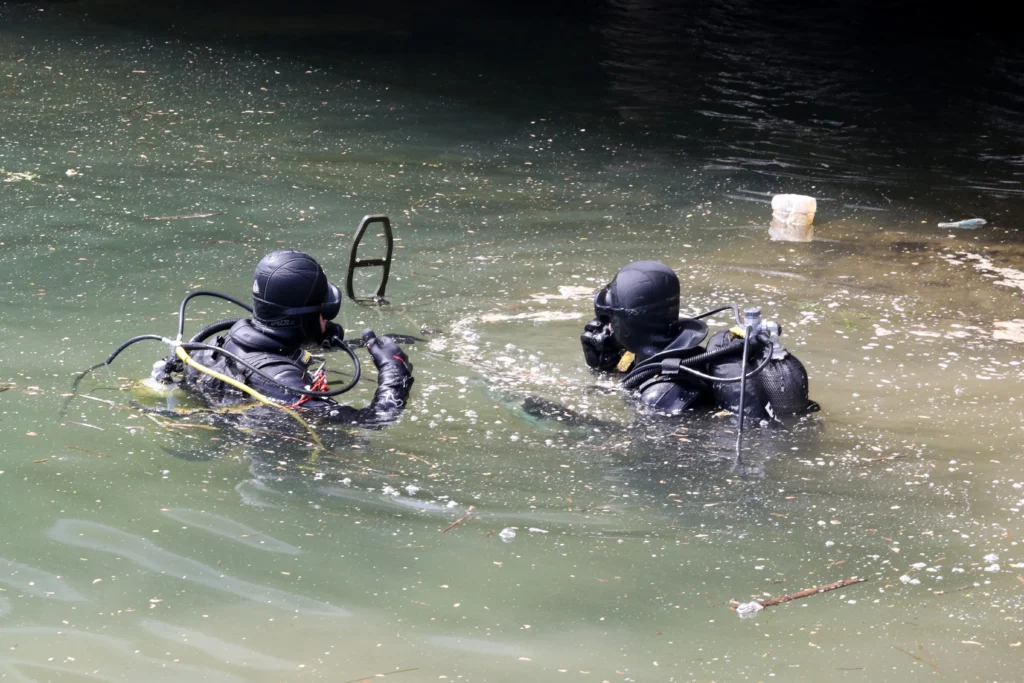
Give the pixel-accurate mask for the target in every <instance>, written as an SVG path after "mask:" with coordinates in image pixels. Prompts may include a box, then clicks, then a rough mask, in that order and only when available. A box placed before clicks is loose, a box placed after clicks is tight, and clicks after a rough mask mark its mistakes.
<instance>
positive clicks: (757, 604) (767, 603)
mask: <svg viewBox="0 0 1024 683" xmlns="http://www.w3.org/2000/svg"><path fill="white" fill-rule="evenodd" d="M864 581H867V579H862V578H859V577H856V576H853V577H851V578H849V579H843V580H842V581H836V582H835V583H830V584H827V585H824V586H815V587H814V588H805V589H804V590H802V591H797V592H796V593H789V594H787V595H780V596H779V597H777V598H768V599H767V600H754V601H752V602H746V603H743V604H740V605H737V606H736V607H735V608H734V609H735V610H736V611H737V612H738V613H739V615H740V618H741V619H745V618H747V617H751V616H753V615H755V614H757V613H758V612H760V611H761V610H763V609H764V608H765V607H773V606H774V605H781V604H782V603H784V602H789V601H791V600H799V599H800V598H807V597H810V596H812V595H817V594H818V593H827V592H828V591H833V590H835V589H836V588H843V587H844V586H850V585H853V584H855V583H863V582H864Z"/></svg>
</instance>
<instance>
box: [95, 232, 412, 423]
mask: <svg viewBox="0 0 1024 683" xmlns="http://www.w3.org/2000/svg"><path fill="white" fill-rule="evenodd" d="M202 295H205V296H213V297H216V298H220V299H225V300H228V301H231V302H233V303H235V304H237V305H239V306H242V307H244V308H246V309H247V310H249V311H250V313H251V314H252V317H251V318H242V319H232V320H224V321H220V322H217V323H214V324H213V325H210V326H208V327H206V328H204V329H203V330H201V331H200V332H198V333H197V334H196V335H194V336H193V337H192V338H191V339H189V340H188V341H187V342H181V341H180V340H181V333H182V325H183V322H184V310H185V305H186V304H187V302H188V301H189V299H190V298H192V297H194V296H202ZM252 300H253V306H252V307H251V308H250V307H249V306H247V305H245V304H244V303H242V302H240V301H237V300H235V299H233V298H231V297H228V296H225V295H222V294H216V293H214V292H193V293H192V294H190V295H189V296H188V297H186V298H185V300H184V301H182V304H181V314H180V316H179V318H180V319H179V329H178V340H177V341H176V342H174V341H172V348H173V349H174V351H175V355H173V356H169V357H167V358H165V359H164V360H163V361H160V362H158V363H156V364H155V365H154V369H153V377H152V379H153V380H155V381H156V382H158V383H163V384H164V385H170V384H172V383H173V384H180V385H181V386H182V387H183V388H185V389H186V390H188V391H189V392H190V393H192V394H194V395H196V396H198V397H200V398H201V399H203V400H204V401H205V402H206V403H207V404H208V405H209V406H210V407H224V406H230V405H236V404H239V403H242V402H244V401H245V400H247V398H246V395H245V394H248V395H250V396H252V397H253V398H256V399H257V400H259V401H260V402H262V403H265V404H276V405H277V406H278V407H283V408H285V409H287V410H289V411H294V410H297V409H298V410H301V413H302V414H303V416H304V417H307V418H314V419H316V418H324V419H327V420H330V421H337V422H344V423H350V424H351V423H355V424H358V425H362V426H381V425H384V424H388V423H390V422H393V421H394V420H395V419H397V417H398V415H399V414H400V413H401V411H402V409H403V408H404V406H405V403H406V400H407V398H408V396H409V390H410V388H411V387H412V384H413V377H412V364H411V363H410V362H409V359H408V357H407V356H406V354H405V352H403V351H402V349H401V348H399V346H398V345H397V344H396V343H395V342H394V341H393V340H392V339H390V338H389V337H386V336H382V337H377V336H376V335H375V334H374V333H373V331H372V330H365V331H364V332H363V339H362V341H363V342H364V343H365V345H366V347H367V350H368V351H369V352H370V356H371V357H372V359H373V363H374V365H375V366H376V368H377V371H378V375H377V390H376V393H375V394H374V396H373V399H372V400H371V401H370V403H369V405H367V406H366V407H364V408H360V409H356V408H353V407H351V406H346V405H341V404H339V403H337V402H336V401H335V400H334V399H333V398H332V397H333V396H336V395H338V394H341V393H343V392H345V391H348V390H349V389H351V388H352V387H354V386H355V385H356V383H357V382H358V381H359V375H360V372H359V364H358V360H357V359H356V356H355V354H354V352H353V351H352V349H351V348H350V345H349V344H348V343H346V342H344V341H343V340H344V334H345V332H344V330H343V329H342V327H341V325H339V324H338V323H335V322H333V321H334V318H336V317H337V315H338V313H339V312H340V310H341V292H340V291H339V290H338V288H337V287H336V286H335V285H334V283H332V282H331V281H330V280H328V279H327V276H326V275H325V274H324V271H323V269H322V268H321V267H320V265H319V264H318V263H317V262H316V260H315V259H313V257H311V256H309V255H308V254H305V253H303V252H300V251H292V250H287V249H283V250H278V251H274V252H272V253H270V254H267V255H266V256H265V257H264V258H263V259H262V260H261V261H260V262H259V265H257V266H256V273H255V276H254V278H253V284H252ZM218 332H226V334H223V335H221V336H218V337H216V339H215V341H214V342H213V343H212V344H207V343H204V340H206V339H207V338H209V337H210V336H212V335H213V334H216V333H218ZM163 341H167V340H163ZM313 344H315V345H322V346H324V347H325V348H337V349H341V350H343V351H345V352H346V353H348V355H349V356H350V357H351V358H352V360H353V362H354V363H355V367H356V371H355V373H354V376H353V378H352V380H351V381H350V382H349V383H348V384H347V385H346V386H345V387H342V388H340V389H336V390H333V391H331V390H330V388H329V387H328V385H327V380H326V375H325V370H324V365H325V363H323V362H321V363H320V364H319V366H318V367H317V368H316V369H315V370H313V371H310V367H311V366H312V364H313V362H314V356H313V355H312V354H311V353H310V352H309V351H307V350H305V349H304V348H303V347H304V346H307V345H313ZM122 348H123V346H122ZM120 350H121V349H118V351H117V352H115V355H116V353H118V352H120ZM189 352H191V355H190V354H189ZM112 358H113V357H112ZM112 358H111V359H112ZM108 362H109V360H108ZM176 377H181V379H176Z"/></svg>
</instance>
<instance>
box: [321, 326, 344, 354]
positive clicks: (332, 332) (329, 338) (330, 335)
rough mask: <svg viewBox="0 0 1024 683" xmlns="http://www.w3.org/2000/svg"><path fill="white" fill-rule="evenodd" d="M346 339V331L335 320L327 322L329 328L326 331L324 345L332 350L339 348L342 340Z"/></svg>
mask: <svg viewBox="0 0 1024 683" xmlns="http://www.w3.org/2000/svg"><path fill="white" fill-rule="evenodd" d="M344 339H345V330H344V329H343V328H342V327H341V325H339V324H338V323H336V322H334V321H333V320H328V321H327V327H326V329H325V330H324V342H323V345H324V346H326V347H328V348H332V347H337V346H338V345H339V344H340V343H341V342H342V340H344Z"/></svg>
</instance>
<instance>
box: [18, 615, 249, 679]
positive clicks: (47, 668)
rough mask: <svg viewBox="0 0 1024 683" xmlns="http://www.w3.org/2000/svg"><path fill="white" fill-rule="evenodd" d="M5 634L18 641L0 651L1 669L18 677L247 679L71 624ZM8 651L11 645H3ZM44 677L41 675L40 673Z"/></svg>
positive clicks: (29, 628)
mask: <svg viewBox="0 0 1024 683" xmlns="http://www.w3.org/2000/svg"><path fill="white" fill-rule="evenodd" d="M4 637H5V638H10V639H13V640H12V642H14V643H17V645H16V646H15V647H12V648H10V651H9V652H5V653H4V654H2V655H0V671H2V672H3V673H4V674H6V676H8V677H10V678H11V679H12V680H15V681H36V680H53V679H54V678H58V679H59V680H78V679H81V680H101V681H137V680H146V681H156V682H157V683H185V682H186V681H197V680H201V681H212V682H213V683H239V682H240V681H244V680H246V679H245V678H243V677H240V676H233V675H231V674H228V673H225V672H223V671H218V670H217V669H215V668H208V667H201V666H193V665H189V664H182V663H179V662H178V661H173V662H170V661H168V660H166V659H163V658H157V657H152V656H148V655H146V654H143V653H141V652H140V651H139V648H138V647H137V644H136V643H134V642H132V641H130V640H126V639H123V638H115V637H113V636H106V635H98V634H95V633H88V632H86V631H83V630H79V629H73V628H60V629H57V628H48V627H42V626H31V627H17V628H5V629H4ZM4 649H5V650H6V649H7V648H4ZM40 675H41V676H45V677H46V678H43V679H40V678H36V676H40Z"/></svg>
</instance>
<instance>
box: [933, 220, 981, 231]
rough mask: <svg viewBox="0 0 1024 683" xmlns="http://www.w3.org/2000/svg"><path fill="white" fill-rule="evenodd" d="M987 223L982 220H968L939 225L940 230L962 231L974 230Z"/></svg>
mask: <svg viewBox="0 0 1024 683" xmlns="http://www.w3.org/2000/svg"><path fill="white" fill-rule="evenodd" d="M986 223H988V221H987V220H985V219H984V218H968V219H966V220H962V221H953V222H952V223H939V227H940V228H961V229H963V230H974V229H975V228H980V227H981V226H983V225H985V224H986Z"/></svg>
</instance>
